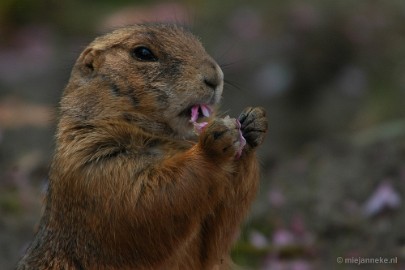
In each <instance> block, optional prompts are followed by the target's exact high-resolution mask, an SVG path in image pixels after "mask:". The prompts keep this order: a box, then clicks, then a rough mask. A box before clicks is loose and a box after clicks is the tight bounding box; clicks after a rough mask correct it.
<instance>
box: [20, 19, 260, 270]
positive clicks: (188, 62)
mask: <svg viewBox="0 0 405 270" xmlns="http://www.w3.org/2000/svg"><path fill="white" fill-rule="evenodd" d="M222 89H223V73H222V71H221V69H220V67H219V66H218V64H217V63H216V62H215V61H214V60H213V59H212V58H211V57H210V56H209V55H208V54H207V53H206V51H205V50H204V48H203V46H202V45H201V43H200V42H199V41H198V39H197V38H195V37H194V36H193V35H192V34H191V33H190V32H188V31H187V30H185V29H183V28H182V27H180V26H175V25H167V24H144V25H135V26H131V27H126V28H122V29H118V30H115V31H113V32H111V33H109V34H107V35H104V36H101V37H99V38H97V39H95V40H94V41H93V42H92V43H91V44H90V45H89V46H88V47H87V48H86V49H85V50H84V51H83V52H82V53H81V55H80V56H79V58H78V60H77V62H76V63H75V65H74V67H73V70H72V73H71V78H70V80H69V82H68V85H67V86H66V89H65V91H64V94H63V97H62V100H61V104H60V119H59V123H58V129H57V135H56V149H55V155H54V159H53V162H52V166H51V169H50V173H49V187H48V191H47V197H46V198H47V199H46V206H45V210H44V214H43V216H42V219H41V222H40V227H39V230H38V232H37V234H36V236H35V239H34V240H33V242H32V243H31V245H30V246H29V248H28V250H27V252H26V254H25V255H24V257H23V258H22V259H21V261H20V262H19V264H18V269H101V270H103V269H105V270H107V269H109V270H112V269H228V268H229V267H230V266H229V251H230V249H231V247H232V244H233V241H234V238H235V237H236V234H237V231H238V228H239V226H240V224H241V222H242V221H243V219H244V217H245V215H246V213H247V211H248V209H249V206H250V204H251V202H252V200H253V198H254V195H255V193H256V189H257V185H258V178H259V177H258V164H257V161H256V155H255V150H256V148H257V147H258V146H259V145H260V144H261V143H262V141H263V139H264V136H265V134H266V131H267V120H266V116H265V111H264V109H262V108H247V109H245V110H244V111H243V112H242V113H241V115H240V116H239V117H238V118H237V119H235V118H230V117H225V118H220V117H216V114H215V111H216V109H217V107H218V104H219V102H220V99H221V95H222Z"/></svg>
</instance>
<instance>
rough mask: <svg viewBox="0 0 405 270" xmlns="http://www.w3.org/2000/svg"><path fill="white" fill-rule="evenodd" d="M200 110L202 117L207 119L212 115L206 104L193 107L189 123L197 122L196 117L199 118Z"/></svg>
mask: <svg viewBox="0 0 405 270" xmlns="http://www.w3.org/2000/svg"><path fill="white" fill-rule="evenodd" d="M200 110H201V113H202V114H203V116H204V117H209V116H210V115H211V113H212V109H211V108H210V107H209V106H208V105H206V104H201V105H194V106H193V107H192V108H191V119H190V122H192V123H195V122H196V121H197V119H198V117H199V116H200Z"/></svg>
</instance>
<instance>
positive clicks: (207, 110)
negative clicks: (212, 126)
mask: <svg viewBox="0 0 405 270" xmlns="http://www.w3.org/2000/svg"><path fill="white" fill-rule="evenodd" d="M200 108H201V111H202V113H203V115H204V116H205V117H209V116H210V115H211V108H210V107H208V106H207V105H205V104H202V105H200Z"/></svg>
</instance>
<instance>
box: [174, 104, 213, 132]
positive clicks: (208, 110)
mask: <svg viewBox="0 0 405 270" xmlns="http://www.w3.org/2000/svg"><path fill="white" fill-rule="evenodd" d="M212 112H213V109H212V107H211V106H210V105H208V104H195V105H192V106H190V107H188V108H187V109H186V110H184V111H183V112H182V115H185V116H186V117H189V119H190V120H189V122H190V123H192V124H193V126H194V130H195V131H196V132H197V133H201V132H202V131H203V130H204V128H205V126H207V124H208V122H207V118H209V117H210V116H211V115H212Z"/></svg>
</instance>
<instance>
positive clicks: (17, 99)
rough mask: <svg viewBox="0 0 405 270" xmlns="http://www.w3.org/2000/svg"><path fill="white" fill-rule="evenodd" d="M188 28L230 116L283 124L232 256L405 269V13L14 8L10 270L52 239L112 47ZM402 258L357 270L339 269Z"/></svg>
mask: <svg viewBox="0 0 405 270" xmlns="http://www.w3.org/2000/svg"><path fill="white" fill-rule="evenodd" d="M144 21H169V22H177V23H180V24H185V25H187V26H188V27H190V28H191V29H192V31H193V32H194V33H195V34H196V35H198V36H199V37H201V40H202V42H203V44H204V45H205V47H206V48H207V51H208V52H209V53H210V54H211V55H212V56H213V57H214V58H215V59H217V61H218V62H219V64H220V65H221V66H222V68H223V70H224V73H225V78H226V81H227V84H226V86H225V92H224V98H223V104H222V109H223V111H227V112H228V113H229V114H230V115H232V116H237V115H238V114H239V113H240V112H241V110H242V109H243V108H244V107H246V106H250V105H255V106H263V107H265V108H266V109H267V111H268V116H269V121H270V132H269V135H268V137H267V140H266V143H265V144H264V146H263V147H262V148H261V150H260V153H259V155H260V160H261V164H262V181H261V188H260V192H259V194H258V197H257V200H256V201H255V204H254V205H253V207H252V211H251V214H250V216H249V218H248V220H247V222H246V224H245V226H244V227H243V229H242V230H241V234H240V238H239V240H238V243H237V245H236V246H235V248H234V250H233V253H232V256H233V259H234V260H235V261H236V262H237V263H238V264H240V265H243V266H246V267H250V269H271V270H273V269H275V270H284V269H286V270H287V269H291V270H310V269H405V263H404V262H405V229H404V228H405V211H404V209H403V207H404V206H403V200H404V195H405V23H404V22H405V2H404V1H400V0H391V1H382V0H381V1H378V0H373V1H355V0H351V1H350V0H341V1H321V0H314V1H293V0H283V1H282V0H274V1H265V0H250V1H231V0H222V1H214V0H208V1H191V0H188V1H186V0H185V1H177V2H167V1H164V2H163V1H161V2H159V1H129V0H116V1H112V0H111V1H108V0H102V1H97V4H95V2H94V1H90V0H87V1H78V0H58V1H56V0H42V1H31V0H2V1H0V269H13V268H14V266H15V264H16V262H17V260H18V258H19V257H20V256H21V254H22V253H23V252H24V249H25V248H26V247H27V244H28V243H29V241H30V240H32V238H33V234H34V232H35V229H36V226H37V225H38V222H39V218H40V213H41V207H42V199H43V195H44V191H45V189H46V181H47V172H48V168H49V165H50V161H51V157H52V152H53V147H54V132H55V125H56V112H57V107H58V102H59V99H60V96H61V93H62V90H63V88H64V86H65V85H66V83H67V80H68V78H69V75H70V70H71V68H72V65H73V63H74V61H75V59H76V58H77V57H78V55H79V53H80V52H81V51H82V49H83V48H84V47H85V46H86V45H87V44H88V43H89V42H90V41H91V40H93V39H94V38H95V37H96V36H97V35H99V34H101V33H105V32H106V31H109V30H111V29H114V28H116V27H118V26H121V25H126V24H133V23H136V22H144ZM380 256H381V257H384V258H388V259H390V258H397V260H396V262H397V263H395V264H367V265H360V266H359V265H356V264H349V263H343V264H339V263H338V262H337V258H338V257H343V258H358V257H363V258H366V257H380Z"/></svg>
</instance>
